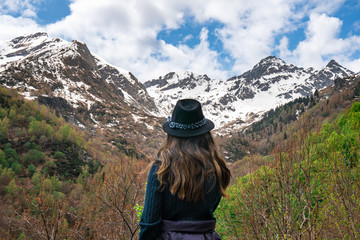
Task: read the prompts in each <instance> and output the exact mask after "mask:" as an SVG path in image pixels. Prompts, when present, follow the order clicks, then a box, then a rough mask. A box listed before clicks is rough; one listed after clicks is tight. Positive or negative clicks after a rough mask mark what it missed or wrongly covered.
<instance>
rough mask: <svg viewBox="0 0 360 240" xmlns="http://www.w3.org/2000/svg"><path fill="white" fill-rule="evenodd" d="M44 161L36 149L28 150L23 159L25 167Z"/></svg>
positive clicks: (42, 155)
mask: <svg viewBox="0 0 360 240" xmlns="http://www.w3.org/2000/svg"><path fill="white" fill-rule="evenodd" d="M44 161H45V154H44V153H43V152H40V151H39V150H36V149H30V150H29V151H28V152H27V154H26V155H25V157H24V162H25V164H26V165H29V164H41V163H44Z"/></svg>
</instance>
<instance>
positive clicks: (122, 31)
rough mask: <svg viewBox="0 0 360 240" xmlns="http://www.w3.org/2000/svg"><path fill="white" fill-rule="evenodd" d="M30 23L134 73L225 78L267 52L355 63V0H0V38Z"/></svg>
mask: <svg viewBox="0 0 360 240" xmlns="http://www.w3.org/2000/svg"><path fill="white" fill-rule="evenodd" d="M37 31H44V32H47V33H48V34H49V36H50V37H60V38H63V39H66V40H68V41H71V40H73V39H76V40H80V41H82V42H84V43H86V44H87V45H88V47H89V48H90V50H91V51H92V53H94V54H96V55H97V56H99V57H101V58H103V59H105V60H106V61H108V62H109V63H111V64H113V65H116V66H118V67H120V68H123V69H127V70H129V71H131V72H132V73H133V74H134V75H135V76H137V77H138V78H139V79H140V81H146V80H149V79H152V78H156V77H158V76H160V75H164V74H166V73H168V72H170V71H185V70H189V71H193V72H195V73H198V74H208V75H209V77H211V78H222V79H226V78H229V77H232V76H235V75H239V74H241V73H243V72H244V71H247V70H249V69H251V68H252V67H253V66H254V65H255V64H256V63H258V62H259V61H260V60H261V59H262V58H264V57H267V56H269V55H275V56H277V57H280V58H282V59H283V60H284V61H286V62H287V63H291V64H295V65H298V66H302V67H315V68H317V69H321V68H322V67H324V66H325V65H326V63H327V62H329V61H330V60H331V59H335V60H336V61H338V62H339V63H340V64H342V65H343V66H345V67H347V68H349V69H351V70H353V71H355V72H359V71H360V0H349V1H344V0H309V1H303V0H291V1H288V0H257V1H248V0H197V1H194V0H173V1H169V0H153V1H149V0H102V1H96V0H23V1H21V0H0V41H6V40H10V39H12V38H14V37H17V36H19V35H24V34H30V33H33V32H37Z"/></svg>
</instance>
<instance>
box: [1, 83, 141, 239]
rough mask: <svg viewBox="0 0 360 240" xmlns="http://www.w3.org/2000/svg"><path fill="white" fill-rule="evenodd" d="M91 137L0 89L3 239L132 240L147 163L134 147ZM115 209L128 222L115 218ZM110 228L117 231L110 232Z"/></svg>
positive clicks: (45, 109)
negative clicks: (90, 239) (106, 237)
mask: <svg viewBox="0 0 360 240" xmlns="http://www.w3.org/2000/svg"><path fill="white" fill-rule="evenodd" d="M91 136H93V134H90V133H89V132H85V131H83V130H81V129H80V128H78V127H76V126H74V125H72V124H70V123H67V122H66V121H64V120H63V119H62V118H59V117H57V116H56V114H55V113H54V111H53V110H51V109H49V108H47V107H45V106H43V105H41V104H39V103H38V102H37V101H33V100H32V101H31V100H25V99H24V98H23V97H22V96H21V95H19V94H18V93H17V92H16V91H15V90H13V89H6V88H3V87H0V193H1V194H0V206H1V208H0V209H1V210H0V216H1V217H0V238H1V239H83V238H84V237H85V238H92V239H93V238H95V239H98V238H99V237H100V236H101V237H104V236H108V238H111V239H132V237H134V236H135V235H137V229H138V225H137V218H138V217H137V213H136V211H135V210H134V207H136V206H137V204H141V203H142V201H143V200H142V197H143V194H144V193H143V190H144V184H145V179H144V177H145V176H144V175H141V174H139V173H140V171H141V170H143V169H144V166H146V164H147V161H146V160H145V159H144V156H141V155H140V154H139V153H138V152H137V150H136V149H135V148H134V147H133V146H127V145H126V144H125V143H124V142H122V143H121V142H118V143H117V144H114V145H109V144H108V143H106V142H103V141H102V137H101V135H99V138H95V137H91ZM139 159H141V161H139ZM125 173H126V174H125ZM114 197H116V199H118V200H120V201H121V206H118V205H117V201H118V200H116V199H114ZM114 201H116V202H114ZM119 208H120V209H121V210H122V211H123V213H126V215H123V216H119V215H118V210H119ZM109 216H113V217H112V218H111V219H108V217H109ZM114 219H115V220H114ZM116 219H117V220H116ZM114 221H118V223H119V224H118V225H117V226H112V227H111V226H110V225H111V224H113V223H114ZM125 222H127V224H128V227H125V226H124V225H123V224H124V223H125ZM129 228H130V229H129ZM130 230H131V231H130ZM124 231H126V233H125V234H124V233H122V232H124ZM119 233H121V235H120V234H119Z"/></svg>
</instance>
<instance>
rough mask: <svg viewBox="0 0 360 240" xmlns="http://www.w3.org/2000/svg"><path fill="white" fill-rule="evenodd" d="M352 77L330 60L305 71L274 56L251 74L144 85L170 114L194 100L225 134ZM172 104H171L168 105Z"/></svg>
mask: <svg viewBox="0 0 360 240" xmlns="http://www.w3.org/2000/svg"><path fill="white" fill-rule="evenodd" d="M352 74H354V73H353V72H351V71H350V70H348V69H346V68H344V67H342V66H340V65H339V64H338V63H337V62H336V61H334V60H331V61H330V62H329V63H328V64H327V65H326V66H325V67H324V68H323V69H321V70H314V69H312V68H309V69H304V68H301V67H296V66H294V65H292V64H286V63H285V62H284V61H283V60H281V59H279V58H276V57H274V56H269V57H266V58H264V59H262V60H261V61H260V62H259V63H258V64H256V65H255V66H254V67H253V68H252V69H251V70H249V71H247V72H245V73H243V74H242V75H239V76H235V77H232V78H229V79H227V80H225V81H224V80H218V79H210V78H209V77H208V76H206V75H196V74H194V73H191V72H185V73H173V72H172V73H168V74H167V75H165V76H162V77H159V78H158V79H153V80H150V81H147V82H145V83H144V85H145V86H146V88H147V90H148V92H149V94H150V95H151V96H152V97H154V99H155V101H156V102H157V104H158V105H159V106H161V109H162V110H163V112H162V113H163V115H169V114H170V111H171V109H172V108H173V106H174V104H175V103H176V100H177V99H179V98H187V97H189V98H196V99H198V100H199V101H200V102H202V103H203V109H204V112H205V115H206V116H207V117H209V118H210V119H213V120H214V121H215V123H216V125H217V126H218V127H223V126H226V128H227V130H228V131H231V130H232V129H236V128H241V127H242V126H245V125H247V124H249V123H251V122H253V121H254V120H256V119H259V117H260V116H261V114H262V113H263V112H265V111H267V110H270V109H272V108H275V107H276V106H278V105H280V104H284V103H286V102H289V101H291V100H293V99H295V98H298V97H304V96H309V95H311V94H313V93H314V92H315V90H316V89H322V88H324V87H327V86H330V85H332V84H334V81H335V80H336V79H338V78H344V77H347V76H350V75H352ZM169 103H170V104H169Z"/></svg>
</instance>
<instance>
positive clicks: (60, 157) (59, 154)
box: [54, 151, 65, 160]
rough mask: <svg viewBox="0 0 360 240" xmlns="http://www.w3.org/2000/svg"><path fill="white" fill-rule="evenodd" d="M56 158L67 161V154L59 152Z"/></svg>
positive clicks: (55, 155)
mask: <svg viewBox="0 0 360 240" xmlns="http://www.w3.org/2000/svg"><path fill="white" fill-rule="evenodd" d="M54 158H55V159H58V160H63V159H65V154H64V153H62V152H60V151H57V152H55V154H54Z"/></svg>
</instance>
